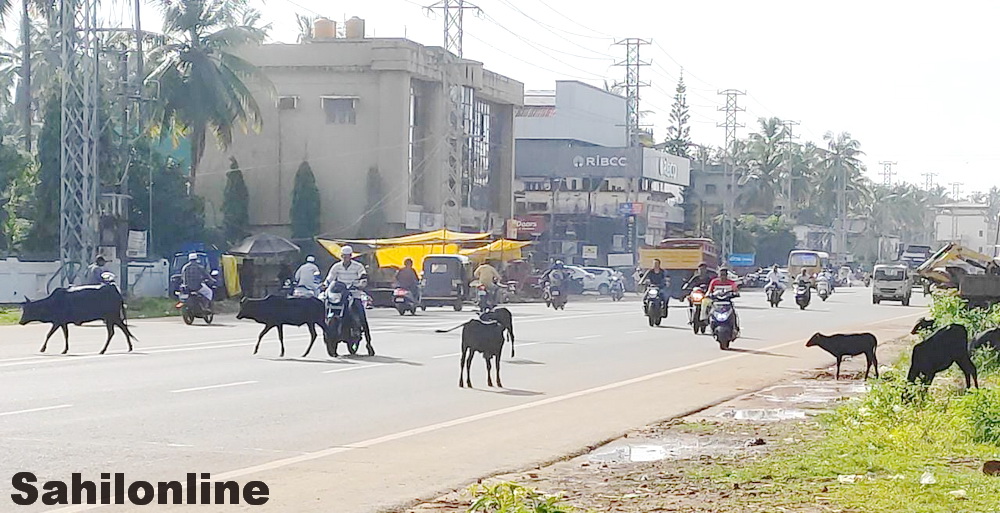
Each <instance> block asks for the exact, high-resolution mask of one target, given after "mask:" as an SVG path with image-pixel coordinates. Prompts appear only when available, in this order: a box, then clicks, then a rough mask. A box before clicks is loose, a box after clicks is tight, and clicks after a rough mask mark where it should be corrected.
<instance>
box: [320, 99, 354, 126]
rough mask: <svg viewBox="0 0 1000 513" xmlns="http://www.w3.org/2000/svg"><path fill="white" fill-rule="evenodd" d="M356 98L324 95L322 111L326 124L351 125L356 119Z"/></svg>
mask: <svg viewBox="0 0 1000 513" xmlns="http://www.w3.org/2000/svg"><path fill="white" fill-rule="evenodd" d="M355 102H357V98H344V97H340V96H324V97H323V112H325V113H326V124H328V125H353V124H355V123H356V121H357V116H356V114H355V110H354V106H355Z"/></svg>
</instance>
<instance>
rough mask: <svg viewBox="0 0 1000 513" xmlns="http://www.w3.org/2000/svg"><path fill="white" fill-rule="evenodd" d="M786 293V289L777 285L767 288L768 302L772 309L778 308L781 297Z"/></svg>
mask: <svg viewBox="0 0 1000 513" xmlns="http://www.w3.org/2000/svg"><path fill="white" fill-rule="evenodd" d="M784 293H785V291H784V289H782V288H781V287H779V286H777V285H768V286H767V302H768V303H770V305H771V307H772V308H777V307H778V303H780V302H781V296H782V295H783V294H784Z"/></svg>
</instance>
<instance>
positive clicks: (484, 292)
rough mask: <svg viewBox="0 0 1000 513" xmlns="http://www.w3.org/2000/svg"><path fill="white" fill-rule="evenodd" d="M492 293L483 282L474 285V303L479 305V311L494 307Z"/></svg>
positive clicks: (484, 311) (481, 312)
mask: <svg viewBox="0 0 1000 513" xmlns="http://www.w3.org/2000/svg"><path fill="white" fill-rule="evenodd" d="M492 296H493V294H490V291H489V289H488V288H486V284H485V283H480V284H479V286H478V287H476V304H477V305H479V313H480V314H483V313H486V312H488V311H490V310H492V309H494V308H496V301H495V300H494V299H493V297H492Z"/></svg>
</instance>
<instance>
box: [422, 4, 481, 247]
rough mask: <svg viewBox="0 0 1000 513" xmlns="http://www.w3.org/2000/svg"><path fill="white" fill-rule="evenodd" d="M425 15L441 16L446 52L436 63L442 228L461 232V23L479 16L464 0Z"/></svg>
mask: <svg viewBox="0 0 1000 513" xmlns="http://www.w3.org/2000/svg"><path fill="white" fill-rule="evenodd" d="M426 9H427V11H429V12H430V11H435V10H440V11H442V13H443V14H444V48H445V50H446V51H447V52H446V54H445V55H444V56H443V57H442V61H441V62H440V63H439V64H440V66H441V77H442V78H441V87H442V91H444V94H445V95H446V101H445V103H446V109H447V111H448V132H447V142H448V157H447V160H446V170H447V176H446V177H445V179H444V180H443V181H442V183H441V185H442V188H443V190H444V204H443V205H442V214H443V216H444V227H445V228H454V229H459V228H461V224H462V216H461V204H462V182H463V180H462V178H463V177H464V176H466V175H467V166H468V162H467V159H466V155H465V148H466V147H467V145H468V139H469V133H468V130H467V125H468V124H467V123H466V112H465V109H464V108H463V107H464V106H463V103H464V101H465V99H466V97H467V96H470V95H471V94H472V90H471V89H470V88H468V87H465V86H463V85H461V84H460V83H458V80H457V79H456V77H457V76H458V75H459V73H458V71H459V67H460V66H461V60H462V39H463V30H464V26H463V20H464V14H465V11H466V10H467V9H472V10H475V11H476V12H481V9H479V7H477V6H475V5H472V4H470V3H466V2H465V0H440V1H438V2H437V3H434V4H432V5H429V6H427V7H426ZM470 103H471V98H470Z"/></svg>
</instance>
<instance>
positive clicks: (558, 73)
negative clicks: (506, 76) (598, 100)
mask: <svg viewBox="0 0 1000 513" xmlns="http://www.w3.org/2000/svg"><path fill="white" fill-rule="evenodd" d="M468 36H469V37H471V38H472V39H475V40H476V41H479V42H480V43H482V44H484V45H486V46H487V47H489V48H492V49H493V50H496V51H497V52H500V53H502V54H504V55H506V56H507V57H510V58H511V59H514V60H516V61H518V62H521V63H523V64H527V65H528V66H531V67H533V68H536V69H540V70H542V71H548V72H549V73H552V74H553V75H558V76H563V77H566V78H573V79H576V80H584V81H586V80H594V78H593V76H597V77H599V76H598V75H593V76H592V77H582V76H579V75H571V74H568V73H563V72H559V71H555V70H552V69H550V68H546V67H545V66H541V65H538V64H535V63H533V62H531V61H527V60H524V59H522V58H520V57H518V56H516V55H513V54H511V53H508V52H506V51H504V50H501V49H500V48H497V47H496V46H494V45H493V44H492V43H489V42H487V41H486V40H484V39H482V38H480V37H477V36H476V35H475V34H472V33H469V34H468Z"/></svg>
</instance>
